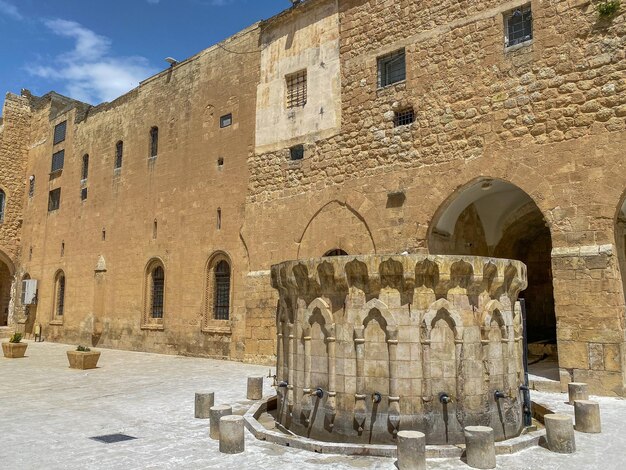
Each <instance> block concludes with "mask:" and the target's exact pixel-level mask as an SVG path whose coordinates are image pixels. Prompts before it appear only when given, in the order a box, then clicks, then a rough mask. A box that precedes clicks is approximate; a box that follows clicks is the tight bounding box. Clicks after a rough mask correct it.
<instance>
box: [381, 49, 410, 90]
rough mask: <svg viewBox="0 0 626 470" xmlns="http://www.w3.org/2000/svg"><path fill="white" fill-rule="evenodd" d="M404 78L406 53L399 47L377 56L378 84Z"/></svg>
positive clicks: (390, 82) (395, 81)
mask: <svg viewBox="0 0 626 470" xmlns="http://www.w3.org/2000/svg"><path fill="white" fill-rule="evenodd" d="M403 80H406V53H405V51H404V49H401V50H399V51H396V52H392V53H391V54H387V55H384V56H382V57H379V58H378V86H379V87H381V88H382V87H385V86H388V85H392V84H394V83H398V82H401V81H403Z"/></svg>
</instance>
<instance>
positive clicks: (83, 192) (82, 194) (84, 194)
mask: <svg viewBox="0 0 626 470" xmlns="http://www.w3.org/2000/svg"><path fill="white" fill-rule="evenodd" d="M86 199H87V188H82V189H81V190H80V200H81V201H84V200H86Z"/></svg>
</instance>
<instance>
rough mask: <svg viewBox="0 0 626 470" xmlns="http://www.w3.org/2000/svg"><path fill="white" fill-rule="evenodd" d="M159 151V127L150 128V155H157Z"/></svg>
mask: <svg viewBox="0 0 626 470" xmlns="http://www.w3.org/2000/svg"><path fill="white" fill-rule="evenodd" d="M158 151H159V128H158V127H153V128H152V129H150V157H156V156H157V153H158Z"/></svg>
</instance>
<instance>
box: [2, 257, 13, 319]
mask: <svg viewBox="0 0 626 470" xmlns="http://www.w3.org/2000/svg"><path fill="white" fill-rule="evenodd" d="M13 275H14V267H13V263H12V262H11V259H10V258H9V257H8V256H7V255H5V254H4V253H3V252H2V250H0V327H2V326H8V324H9V311H10V305H11V291H12V289H13V280H14V278H13Z"/></svg>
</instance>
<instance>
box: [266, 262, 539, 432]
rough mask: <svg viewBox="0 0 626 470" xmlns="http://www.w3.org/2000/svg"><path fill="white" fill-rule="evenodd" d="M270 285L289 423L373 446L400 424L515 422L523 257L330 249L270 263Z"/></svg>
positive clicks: (452, 427)
mask: <svg viewBox="0 0 626 470" xmlns="http://www.w3.org/2000/svg"><path fill="white" fill-rule="evenodd" d="M272 285H273V287H274V288H275V289H277V290H278V292H279V294H280V300H279V308H278V316H277V331H278V351H277V378H278V382H279V387H278V411H277V420H278V421H279V422H280V423H281V424H282V425H283V426H284V427H286V428H287V429H289V430H290V431H292V432H294V433H296V434H299V435H302V436H307V437H311V438H315V439H319V440H327V441H340V442H360V443H380V444H385V443H394V442H395V437H396V434H397V432H398V431H399V430H417V431H422V432H424V433H425V434H426V439H427V443H428V444H447V443H448V444H459V443H462V442H464V437H463V428H464V427H465V426H475V425H483V426H490V427H492V428H493V429H494V431H495V436H496V439H497V440H503V439H507V438H511V437H515V436H517V435H519V433H520V432H521V430H522V398H521V395H520V393H519V391H518V390H519V386H520V385H521V384H522V383H523V382H524V371H523V361H522V357H523V340H522V337H523V334H522V321H521V310H520V307H519V303H518V302H517V297H518V294H519V292H520V291H521V290H523V289H525V288H526V285H527V281H526V266H525V265H524V264H523V263H521V262H519V261H512V260H506V259H495V258H482V257H471V256H424V255H391V256H384V255H383V256H380V255H368V256H340V257H332V258H319V259H311V260H297V261H287V262H284V263H281V264H278V265H275V266H273V267H272ZM496 391H498V392H500V396H501V397H502V398H496V397H495V395H496ZM446 397H447V398H446Z"/></svg>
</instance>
